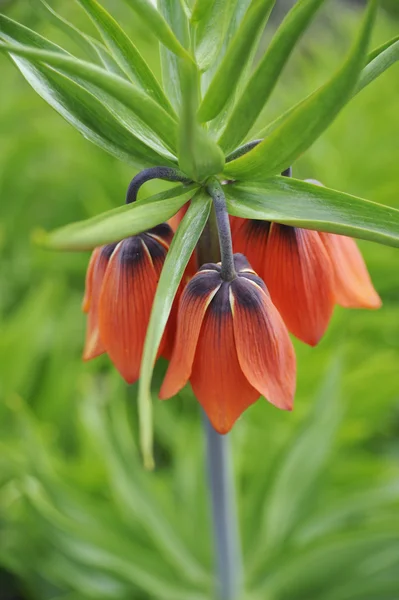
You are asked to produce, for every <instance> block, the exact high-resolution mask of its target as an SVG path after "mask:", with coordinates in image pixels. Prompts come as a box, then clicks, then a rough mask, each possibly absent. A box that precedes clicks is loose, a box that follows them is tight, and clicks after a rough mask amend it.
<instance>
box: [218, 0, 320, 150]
mask: <svg viewBox="0 0 399 600" xmlns="http://www.w3.org/2000/svg"><path fill="white" fill-rule="evenodd" d="M323 2H324V0H301V1H299V2H296V3H295V4H294V7H293V8H292V10H291V11H290V12H289V13H288V15H287V16H286V17H285V19H284V21H283V23H282V24H281V25H280V27H279V29H278V30H277V32H276V34H275V36H274V37H273V39H272V41H271V43H270V45H269V47H268V49H267V51H266V53H265V55H264V56H263V58H262V59H261V61H260V62H259V65H258V66H257V68H256V70H255V72H254V73H253V75H252V76H251V78H250V80H249V82H248V84H247V85H246V87H245V89H244V90H243V91H242V94H241V96H240V98H239V100H238V101H237V104H236V105H235V107H234V110H233V112H232V115H231V117H230V119H229V120H228V122H227V125H226V128H225V130H224V132H223V134H222V136H221V137H220V140H219V143H220V145H221V147H222V148H223V150H225V152H230V151H231V150H234V148H236V147H237V146H238V145H239V144H240V143H241V142H242V140H243V139H244V138H245V136H246V135H247V134H248V133H249V131H250V130H251V128H252V126H253V125H254V123H255V121H256V119H257V117H258V116H259V115H260V113H261V111H262V109H263V107H264V106H265V104H266V102H267V100H268V99H269V97H270V95H271V93H272V91H273V89H274V87H275V85H276V83H277V81H278V78H279V76H280V74H281V72H282V70H283V68H284V66H285V64H286V62H287V60H288V59H289V57H290V55H291V53H292V51H293V49H294V48H295V45H296V43H297V41H298V39H299V38H300V37H301V35H302V34H303V33H304V31H305V29H306V27H307V26H308V25H309V23H310V21H311V20H312V18H313V17H314V16H315V15H316V12H317V10H318V9H319V8H320V6H321V4H322V3H323Z"/></svg>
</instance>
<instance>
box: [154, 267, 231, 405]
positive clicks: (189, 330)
mask: <svg viewBox="0 0 399 600" xmlns="http://www.w3.org/2000/svg"><path fill="white" fill-rule="evenodd" d="M220 285H221V282H220V276H219V274H218V273H217V272H211V273H208V272H201V271H200V272H199V273H197V275H195V277H193V279H192V280H191V281H190V282H189V283H188V285H187V286H186V288H185V289H184V291H183V294H182V297H181V300H180V303H179V310H178V317H177V333H176V340H175V345H174V349H173V354H172V358H171V361H170V363H169V368H168V370H167V372H166V375H165V379H164V381H163V384H162V387H161V391H160V393H159V397H160V398H161V399H162V400H164V399H166V398H171V397H172V396H174V395H175V394H177V392H179V391H180V390H181V389H182V388H183V387H184V386H185V385H186V383H187V381H188V380H189V378H190V375H191V370H192V366H193V360H194V356H195V351H196V347H197V342H198V336H199V333H200V330H201V325H202V321H203V319H204V315H205V312H206V310H207V308H208V306H209V304H210V302H211V301H212V298H213V297H214V295H215V293H216V292H217V290H218V289H219V287H220Z"/></svg>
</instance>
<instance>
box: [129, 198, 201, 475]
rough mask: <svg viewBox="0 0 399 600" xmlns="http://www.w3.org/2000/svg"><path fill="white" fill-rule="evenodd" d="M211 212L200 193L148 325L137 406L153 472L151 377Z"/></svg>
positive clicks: (165, 271) (179, 235) (166, 269)
mask: <svg viewBox="0 0 399 600" xmlns="http://www.w3.org/2000/svg"><path fill="white" fill-rule="evenodd" d="M210 208H211V199H210V197H209V196H208V195H207V194H205V193H204V192H203V191H199V192H198V193H197V194H196V195H194V197H193V199H192V201H191V203H190V206H189V208H188V210H187V213H186V214H185V216H184V218H183V220H182V222H181V223H180V226H179V228H178V230H177V232H176V235H175V236H174V237H173V241H172V244H171V246H170V249H169V251H168V254H167V257H166V260H165V265H164V268H163V269H162V273H161V277H160V279H159V283H158V287H157V291H156V294H155V298H154V304H153V310H152V313H151V319H150V322H149V324H148V332H147V336H146V341H145V345H144V350H143V361H142V369H141V372H140V381H139V394H138V402H139V407H140V406H141V410H140V418H141V431H142V437H141V441H142V452H143V456H144V461H145V465H146V467H147V468H150V469H151V468H153V467H154V464H153V457H152V446H153V440H152V398H151V380H152V373H153V370H154V365H155V361H156V357H157V352H158V348H159V344H160V343H161V339H162V334H163V331H164V329H165V326H166V323H167V321H168V317H169V315H170V311H171V309H172V304H173V300H174V298H175V296H176V292H177V290H178V288H179V285H180V282H181V280H182V278H183V274H184V271H185V269H186V267H187V264H188V261H189V260H190V257H191V255H192V253H193V252H194V250H195V247H196V245H197V243H198V240H199V238H200V236H201V233H202V231H203V229H204V227H205V225H206V222H207V220H208V217H209V212H210Z"/></svg>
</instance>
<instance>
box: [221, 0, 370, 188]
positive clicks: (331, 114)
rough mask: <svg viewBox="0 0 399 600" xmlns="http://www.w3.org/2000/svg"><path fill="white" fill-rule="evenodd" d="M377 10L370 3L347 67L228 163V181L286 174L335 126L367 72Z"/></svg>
mask: <svg viewBox="0 0 399 600" xmlns="http://www.w3.org/2000/svg"><path fill="white" fill-rule="evenodd" d="M376 7H377V2H376V0H370V2H369V6H368V10H367V12H366V16H365V19H364V22H363V26H362V29H361V33H360V35H359V37H358V39H357V41H356V43H355V45H354V47H353V49H352V51H351V52H350V54H349V57H348V59H347V60H346V62H345V63H344V65H343V67H341V69H339V71H338V72H337V73H336V74H335V76H334V77H332V79H331V80H330V81H328V82H327V83H326V84H325V85H324V86H322V87H321V88H320V89H319V90H317V91H316V92H315V93H313V94H312V95H311V96H309V98H307V99H306V100H305V101H304V102H302V103H301V104H300V105H299V106H297V107H296V108H295V109H294V110H293V111H292V112H291V114H290V115H289V116H288V117H287V118H286V120H285V121H284V122H283V123H282V124H281V125H280V126H279V127H278V128H277V129H275V130H274V131H273V132H272V133H271V134H270V135H269V136H268V137H267V138H266V139H265V140H263V142H261V143H260V144H259V145H258V146H256V148H254V149H253V150H251V151H250V152H248V154H246V155H245V156H242V157H241V158H238V159H236V160H234V161H232V162H230V163H228V164H227V165H226V167H225V174H226V175H227V176H228V177H233V178H237V179H238V178H244V179H252V180H254V179H258V178H259V177H260V178H264V177H267V176H268V175H274V174H276V173H279V172H281V171H283V170H284V169H286V168H287V167H288V166H289V165H291V164H292V163H293V161H294V160H295V159H296V158H298V156H299V155H300V154H302V152H304V151H305V150H306V149H307V148H309V146H311V145H312V144H313V142H314V141H315V140H316V139H317V138H318V137H319V136H320V135H321V134H322V132H323V131H324V130H325V129H326V128H327V127H328V126H329V125H330V124H331V123H332V121H333V120H334V118H335V117H336V116H337V115H338V113H339V111H340V110H341V108H343V106H345V104H346V103H347V102H348V100H349V99H350V97H351V95H352V93H353V91H354V89H355V86H356V82H357V80H358V77H359V75H360V73H361V70H362V68H363V65H364V61H365V55H366V51H367V46H368V42H369V38H370V33H371V29H372V26H373V23H374V18H375V14H376Z"/></svg>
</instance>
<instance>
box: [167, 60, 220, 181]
mask: <svg viewBox="0 0 399 600" xmlns="http://www.w3.org/2000/svg"><path fill="white" fill-rule="evenodd" d="M180 76H181V82H182V85H183V88H182V91H183V94H182V107H181V116H180V123H179V126H180V131H179V154H178V156H179V165H180V168H181V169H182V171H184V172H185V173H187V175H189V177H191V178H192V179H193V180H194V181H198V182H202V181H203V180H204V179H206V178H207V177H209V176H211V175H215V174H216V173H220V172H221V171H222V170H223V165H224V156H223V153H222V151H221V149H220V148H219V146H218V145H217V144H216V142H214V141H213V140H212V139H211V138H210V137H209V136H208V135H207V133H206V131H205V130H204V129H202V127H200V125H199V123H198V121H197V116H196V112H197V106H198V104H197V101H198V95H199V89H198V86H199V73H198V71H197V69H196V68H195V67H194V66H192V65H188V64H182V65H181V71H180Z"/></svg>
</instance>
